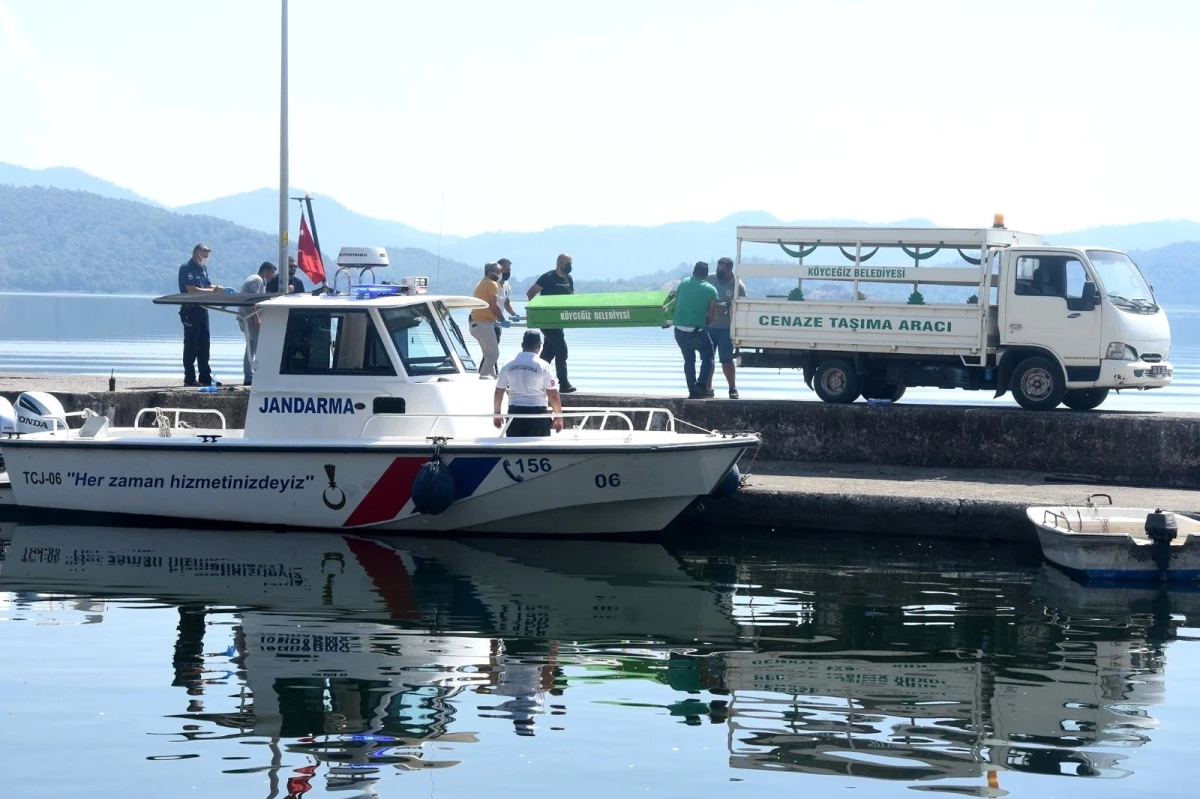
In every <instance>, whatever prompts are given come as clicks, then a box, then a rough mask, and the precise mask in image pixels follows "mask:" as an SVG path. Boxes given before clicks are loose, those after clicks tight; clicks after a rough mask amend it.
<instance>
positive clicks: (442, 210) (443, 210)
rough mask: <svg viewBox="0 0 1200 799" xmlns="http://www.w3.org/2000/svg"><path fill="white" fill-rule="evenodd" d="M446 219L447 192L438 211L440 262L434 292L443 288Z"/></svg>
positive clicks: (435, 275) (434, 281)
mask: <svg viewBox="0 0 1200 799" xmlns="http://www.w3.org/2000/svg"><path fill="white" fill-rule="evenodd" d="M445 218H446V192H442V203H441V207H440V208H439V209H438V260H437V271H436V272H434V274H433V290H434V291H438V290H439V289H440V288H441V285H442V283H441V280H442V222H443V220H445Z"/></svg>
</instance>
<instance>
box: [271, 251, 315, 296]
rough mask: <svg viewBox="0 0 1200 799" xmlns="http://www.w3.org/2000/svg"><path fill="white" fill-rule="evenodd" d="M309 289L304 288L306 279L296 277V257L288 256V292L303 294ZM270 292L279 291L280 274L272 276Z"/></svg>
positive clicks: (276, 292) (275, 292)
mask: <svg viewBox="0 0 1200 799" xmlns="http://www.w3.org/2000/svg"><path fill="white" fill-rule="evenodd" d="M307 290H308V289H306V288H304V281H303V280H301V279H300V278H298V277H296V259H295V258H294V257H293V256H291V255H289V256H288V294H303V293H304V292H305V291H307ZM267 293H268V294H278V293H279V274H278V273H276V275H275V277H273V278H271V282H270V283H268V284H267Z"/></svg>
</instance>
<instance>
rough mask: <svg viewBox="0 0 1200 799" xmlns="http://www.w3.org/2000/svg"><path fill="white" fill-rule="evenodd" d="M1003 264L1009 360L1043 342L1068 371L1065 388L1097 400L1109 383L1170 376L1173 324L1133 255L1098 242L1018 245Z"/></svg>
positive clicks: (1003, 333) (1157, 381)
mask: <svg viewBox="0 0 1200 799" xmlns="http://www.w3.org/2000/svg"><path fill="white" fill-rule="evenodd" d="M1004 264H1005V267H1006V268H1004V269H1003V270H1002V280H1001V283H1002V285H1003V288H1004V292H1003V297H1004V302H1003V303H1002V308H1001V318H1000V320H999V332H1000V344H1001V347H1002V348H1003V349H1002V351H1003V352H1004V357H1005V359H1008V358H1013V357H1018V358H1019V357H1020V356H1021V354H1022V353H1025V352H1036V351H1037V350H1039V349H1045V350H1046V351H1048V352H1049V353H1050V354H1052V355H1053V356H1054V360H1055V361H1056V362H1057V365H1058V366H1059V367H1060V368H1061V369H1062V371H1063V375H1064V377H1065V385H1064V389H1065V391H1082V392H1086V393H1088V394H1089V395H1090V396H1091V397H1094V398H1097V399H1100V400H1102V399H1103V397H1101V396H1100V394H1101V392H1104V393H1107V390H1108V389H1111V388H1115V389H1122V388H1158V387H1160V386H1163V385H1166V383H1167V382H1169V380H1170V378H1171V377H1172V371H1173V370H1172V369H1171V365H1170V363H1169V361H1168V358H1169V356H1170V352H1171V329H1170V324H1169V322H1168V321H1167V316H1166V313H1165V312H1164V311H1163V309H1162V307H1161V306H1159V304H1158V302H1157V300H1156V299H1155V297H1154V292H1153V290H1152V289H1151V287H1150V285H1149V283H1148V282H1147V281H1146V279H1145V277H1144V276H1143V275H1142V273H1141V271H1140V270H1139V269H1138V268H1137V265H1135V264H1134V263H1133V261H1132V260H1130V258H1129V256H1128V255H1126V254H1125V253H1123V252H1119V251H1117V250H1112V249H1105V248H1099V247H1084V248H1075V247H1046V248H1038V249H1026V248H1014V249H1012V250H1009V251H1008V252H1006V253H1004ZM1034 378H1036V379H1038V380H1044V379H1045V377H1044V376H1040V375H1035V376H1034ZM1031 379H1033V378H1031ZM1027 388H1028V390H1030V391H1033V392H1034V393H1035V394H1036V393H1038V392H1037V387H1035V386H1029V387H1027ZM1041 388H1042V389H1044V390H1045V391H1053V388H1054V387H1053V386H1051V385H1045V386H1042V387H1041ZM1097 404H1099V403H1097Z"/></svg>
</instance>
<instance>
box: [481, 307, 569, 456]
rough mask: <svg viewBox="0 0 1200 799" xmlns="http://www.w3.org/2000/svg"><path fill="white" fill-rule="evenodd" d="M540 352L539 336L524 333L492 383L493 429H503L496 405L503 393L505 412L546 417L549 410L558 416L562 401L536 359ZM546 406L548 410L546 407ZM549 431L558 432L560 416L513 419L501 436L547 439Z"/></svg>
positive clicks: (544, 367)
mask: <svg viewBox="0 0 1200 799" xmlns="http://www.w3.org/2000/svg"><path fill="white" fill-rule="evenodd" d="M541 350H542V335H541V334H540V333H538V332H537V331H536V330H526V331H525V335H524V336H522V337H521V352H520V354H519V355H517V357H516V358H513V359H512V360H511V361H509V362H508V363H506V364H504V368H503V369H501V370H500V377H499V378H498V379H497V380H496V393H495V395H494V397H493V398H492V413H494V414H496V418H495V419H494V422H495V424H496V427H503V426H504V419H503V418H502V417H501V416H500V405H501V403H502V402H503V400H504V392H506V391H507V392H508V412H509V413H510V414H513V415H521V414H525V415H527V414H548V413H550V409H551V408H553V409H554V412H555V413H556V414H561V413H562V398H561V397H559V394H558V382H557V381H556V380H555V379H554V375H553V374H552V373H551V371H550V365H549V364H548V363H546V362H545V361H543V360H542V359H541V358H539V357H538V353H539V352H541ZM547 403H548V404H549V407H547ZM551 428H553V429H555V430H562V428H563V420H562V416H561V415H559V416H555V417H554V418H553V419H551V418H550V417H549V416H543V417H541V418H538V419H513V420H512V422H511V423H510V424H509V425H508V430H507V432H506V433H505V435H508V436H512V437H520V436H548V435H550V430H551Z"/></svg>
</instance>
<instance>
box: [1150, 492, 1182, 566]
mask: <svg viewBox="0 0 1200 799" xmlns="http://www.w3.org/2000/svg"><path fill="white" fill-rule="evenodd" d="M1146 535H1147V536H1148V537H1149V538H1150V540H1151V541H1153V542H1154V565H1155V566H1157V567H1158V579H1159V580H1160V581H1165V580H1166V579H1167V569H1168V568H1169V567H1170V565H1171V542H1172V541H1174V540H1175V538H1176V536H1178V535H1179V523H1178V522H1177V521H1175V514H1174V513H1171V512H1169V511H1167V512H1164V511H1163V509H1162V508H1155V509H1154V513H1148V514H1146Z"/></svg>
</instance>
